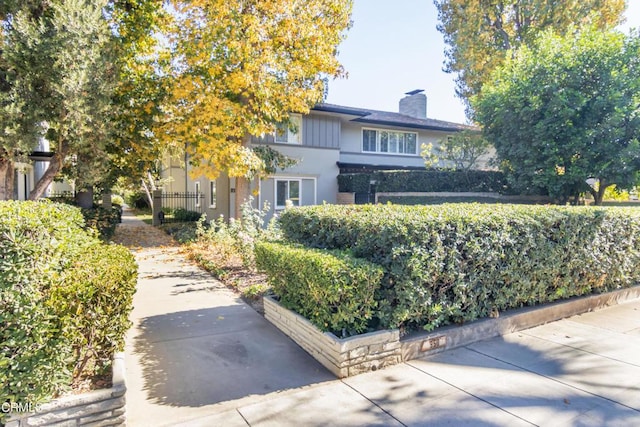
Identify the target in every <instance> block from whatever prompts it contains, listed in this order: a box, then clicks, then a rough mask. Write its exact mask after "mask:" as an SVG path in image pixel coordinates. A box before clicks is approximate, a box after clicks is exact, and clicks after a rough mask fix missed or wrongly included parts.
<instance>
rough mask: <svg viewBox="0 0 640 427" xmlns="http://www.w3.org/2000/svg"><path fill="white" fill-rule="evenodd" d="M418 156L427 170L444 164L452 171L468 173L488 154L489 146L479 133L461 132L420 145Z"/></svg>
mask: <svg viewBox="0 0 640 427" xmlns="http://www.w3.org/2000/svg"><path fill="white" fill-rule="evenodd" d="M421 149H422V151H421V153H420V155H421V156H422V157H423V158H424V160H425V166H426V167H428V168H431V167H435V166H438V165H439V164H440V163H441V162H444V163H445V164H446V165H447V166H449V167H451V168H452V169H454V170H461V171H468V170H471V169H474V168H475V167H477V166H478V162H479V160H480V159H481V158H482V157H483V156H486V155H488V154H489V153H490V150H491V144H490V143H489V141H487V140H486V139H485V138H484V137H483V136H482V133H481V132H480V131H472V130H463V131H461V132H458V133H456V134H455V135H451V136H448V137H446V138H444V139H441V140H440V141H439V142H438V146H437V147H435V148H434V146H433V144H422V147H421Z"/></svg>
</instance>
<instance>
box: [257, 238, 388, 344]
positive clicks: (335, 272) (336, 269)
mask: <svg viewBox="0 0 640 427" xmlns="http://www.w3.org/2000/svg"><path fill="white" fill-rule="evenodd" d="M255 255H256V265H257V267H258V268H259V269H260V270H262V271H265V272H266V273H267V275H268V277H269V284H270V285H271V287H272V289H273V291H274V292H275V294H276V295H277V296H278V297H279V298H280V303H281V304H282V305H283V306H285V307H287V308H289V309H291V310H293V311H295V312H297V313H299V314H301V315H302V316H304V317H306V318H307V319H309V321H311V323H313V324H314V325H316V326H317V327H318V328H320V329H321V330H323V331H331V332H334V333H336V334H337V335H338V336H346V335H351V334H354V333H361V332H364V331H366V330H367V327H368V326H369V323H370V321H371V320H372V319H373V317H374V312H375V309H376V300H375V293H376V291H377V290H378V289H379V287H380V280H381V279H382V276H383V271H382V269H381V268H380V267H379V266H376V265H374V264H371V263H369V262H367V261H364V260H361V259H356V258H353V257H351V256H349V255H348V254H346V253H343V252H337V251H326V250H314V249H308V248H304V247H295V246H290V245H284V244H278V243H267V242H257V243H256V245H255Z"/></svg>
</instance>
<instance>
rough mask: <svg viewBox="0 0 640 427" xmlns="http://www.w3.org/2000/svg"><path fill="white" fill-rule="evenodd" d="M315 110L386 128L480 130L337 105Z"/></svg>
mask: <svg viewBox="0 0 640 427" xmlns="http://www.w3.org/2000/svg"><path fill="white" fill-rule="evenodd" d="M313 110H315V111H325V112H329V113H339V114H347V115H352V116H355V118H354V119H352V120H351V121H353V122H359V123H370V124H376V125H385V126H399V127H405V128H412V129H428V130H441V131H461V130H478V128H477V127H476V126H470V125H464V124H461V123H453V122H446V121H444V120H435V119H419V118H416V117H411V116H407V115H405V114H400V113H392V112H390V111H379V110H370V109H365V108H353V107H345V106H342V105H335V104H326V103H322V104H318V105H316V106H315V107H314V108H313Z"/></svg>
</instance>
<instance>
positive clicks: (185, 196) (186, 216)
mask: <svg viewBox="0 0 640 427" xmlns="http://www.w3.org/2000/svg"><path fill="white" fill-rule="evenodd" d="M161 198H162V202H161V203H162V205H161V206H162V212H163V217H162V220H161V221H162V222H182V221H195V220H197V219H198V218H199V217H200V215H202V213H204V208H205V206H204V194H203V193H200V192H198V193H196V192H175V193H166V192H163V193H162V195H161Z"/></svg>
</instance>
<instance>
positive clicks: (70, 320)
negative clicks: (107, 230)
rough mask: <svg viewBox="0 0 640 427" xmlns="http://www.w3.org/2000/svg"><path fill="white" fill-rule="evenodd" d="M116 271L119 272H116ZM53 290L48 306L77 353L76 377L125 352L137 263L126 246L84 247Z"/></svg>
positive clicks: (102, 367) (104, 365) (103, 365)
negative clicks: (63, 328) (62, 325)
mask: <svg viewBox="0 0 640 427" xmlns="http://www.w3.org/2000/svg"><path fill="white" fill-rule="evenodd" d="M116 267H117V268H116ZM61 276H62V277H61V280H60V283H59V284H58V285H57V286H55V287H54V289H52V292H51V297H50V299H49V305H50V307H51V309H52V310H53V311H54V312H55V314H56V316H57V317H58V318H59V319H61V320H62V323H63V324H64V325H65V327H66V335H67V336H66V339H67V341H68V342H69V343H70V344H71V346H72V349H73V353H74V360H75V366H74V374H75V375H76V376H79V375H81V373H83V371H84V369H85V367H86V366H87V363H88V362H89V361H92V362H93V363H94V365H95V368H96V369H98V370H100V369H104V368H106V367H108V366H110V364H111V359H112V358H113V354H114V353H116V352H118V351H122V350H124V337H125V335H126V333H127V330H128V329H129V327H130V326H131V322H130V321H129V313H130V312H131V310H132V308H133V294H134V293H135V287H136V278H137V265H136V263H135V260H134V258H133V255H132V254H131V253H130V252H129V251H128V250H127V249H126V248H125V247H123V246H118V245H103V244H94V245H92V246H90V247H89V248H87V249H85V250H84V251H83V252H82V253H81V254H80V256H79V257H78V258H77V259H76V260H75V261H74V263H73V265H72V266H71V268H69V269H68V270H66V271H64V272H63V273H62V275H61Z"/></svg>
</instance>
